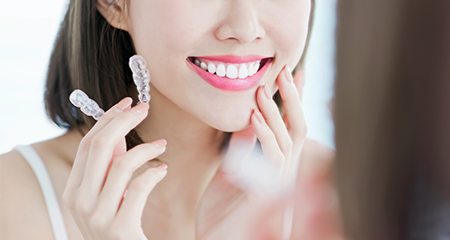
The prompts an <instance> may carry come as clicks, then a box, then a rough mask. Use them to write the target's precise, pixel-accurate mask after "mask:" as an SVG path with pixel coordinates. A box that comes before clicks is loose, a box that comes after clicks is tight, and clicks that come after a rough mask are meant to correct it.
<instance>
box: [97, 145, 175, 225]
mask: <svg viewBox="0 0 450 240" xmlns="http://www.w3.org/2000/svg"><path fill="white" fill-rule="evenodd" d="M166 144H167V141H166V140H165V139H161V140H158V141H155V142H152V143H144V144H140V145H138V146H136V147H134V148H132V149H130V150H129V151H128V152H127V153H126V154H124V155H122V156H120V157H118V158H116V159H114V161H113V163H112V166H111V170H110V172H109V174H108V177H107V180H106V183H105V186H104V187H103V189H102V192H101V193H100V195H99V198H98V206H97V208H96V212H95V213H94V214H97V215H101V216H103V217H104V218H105V219H112V218H113V217H114V216H115V215H116V213H117V210H118V209H119V206H120V203H121V201H122V196H123V195H124V192H125V190H126V188H127V185H128V183H129V182H130V179H131V178H132V175H133V173H134V172H135V171H136V170H137V169H138V168H139V167H141V166H142V165H143V164H145V163H147V162H148V161H150V160H152V159H154V158H156V157H158V156H159V155H161V154H162V153H164V151H165V149H166Z"/></svg>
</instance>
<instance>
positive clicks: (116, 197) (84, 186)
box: [63, 97, 167, 240]
mask: <svg viewBox="0 0 450 240" xmlns="http://www.w3.org/2000/svg"><path fill="white" fill-rule="evenodd" d="M131 103H132V99H131V98H129V97H127V98H124V99H122V101H120V102H119V103H118V104H116V105H115V106H113V107H112V108H111V109H109V110H108V111H107V112H106V113H105V114H104V115H103V116H102V117H101V118H100V119H99V121H98V122H97V123H96V124H95V125H94V126H93V127H92V129H91V130H90V131H89V132H88V133H87V134H86V136H85V137H84V138H83V139H82V140H81V142H80V145H79V148H78V151H77V154H76V158H75V161H74V165H73V168H72V171H71V173H70V176H69V179H68V182H67V185H66V188H65V190H64V194H63V202H64V204H65V205H66V206H67V207H68V208H69V209H70V210H71V213H72V215H73V217H74V218H75V220H76V223H77V225H78V227H79V229H80V231H81V233H82V234H83V237H84V239H86V240H97V239H98V240H100V239H101V240H106V239H124V240H125V239H126V240H128V239H139V240H144V239H147V237H146V236H145V235H144V233H143V230H142V226H141V216H142V212H143V209H144V206H145V203H146V201H147V197H148V195H149V194H150V192H151V191H152V189H153V188H154V187H155V185H156V184H158V183H159V182H160V181H161V180H162V179H163V178H164V176H165V175H166V173H167V165H166V164H160V165H159V166H157V167H150V168H148V169H146V170H145V171H143V172H142V173H139V174H137V176H136V177H133V174H134V173H135V172H136V170H137V169H138V168H139V167H141V166H142V165H144V164H145V163H147V162H149V161H150V160H152V159H154V158H156V157H158V156H159V155H161V154H162V153H163V152H164V151H165V145H166V140H164V139H161V140H158V141H155V142H152V143H144V144H140V145H138V146H136V147H134V148H133V149H130V150H129V151H126V141H125V136H126V134H127V133H128V132H129V131H130V130H131V129H133V128H135V127H136V126H137V125H138V124H139V123H140V122H141V121H142V120H144V119H145V117H146V116H147V114H148V107H149V105H148V104H147V103H140V104H138V105H136V106H135V107H133V108H131Z"/></svg>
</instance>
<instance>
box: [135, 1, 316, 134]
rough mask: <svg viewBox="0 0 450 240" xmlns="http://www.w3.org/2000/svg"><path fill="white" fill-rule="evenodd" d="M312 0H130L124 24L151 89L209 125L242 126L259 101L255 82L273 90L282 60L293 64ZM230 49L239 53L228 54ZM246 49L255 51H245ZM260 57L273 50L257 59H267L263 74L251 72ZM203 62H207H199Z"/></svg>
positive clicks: (233, 128) (229, 128) (299, 51)
mask: <svg viewBox="0 0 450 240" xmlns="http://www.w3.org/2000/svg"><path fill="white" fill-rule="evenodd" d="M310 4H311V3H310V0H131V1H128V2H127V10H128V21H127V30H128V32H129V33H130V35H131V37H132V39H133V42H134V44H135V47H136V51H137V53H138V54H140V55H142V56H144V58H145V59H146V60H147V64H148V68H149V71H150V76H151V84H152V86H151V87H152V91H155V89H156V90H158V91H159V92H160V93H161V94H162V95H163V96H165V97H166V98H167V99H168V100H169V101H171V102H173V103H174V104H175V105H177V106H178V107H180V108H181V109H183V110H185V111H186V112H188V113H189V114H192V115H193V116H194V117H196V118H198V119H199V120H201V121H203V122H204V123H206V124H208V125H210V126H211V127H213V128H216V129H218V130H221V131H226V132H234V131H237V130H241V129H243V128H244V127H246V126H248V124H249V119H250V114H251V111H252V109H253V108H255V107H257V105H256V98H255V96H256V94H255V93H256V90H257V87H258V86H259V85H263V84H264V83H267V84H268V86H269V89H271V90H272V92H275V90H276V89H275V88H276V86H275V79H276V76H277V75H278V74H279V72H280V71H281V69H282V68H283V66H284V65H286V64H288V65H289V66H291V68H293V67H294V66H295V65H296V64H297V63H298V61H299V60H300V57H301V55H302V51H303V48H304V45H305V42H306V36H307V32H308V21H309V14H310V7H311V5H310ZM230 55H231V56H237V57H244V58H234V59H233V58H227V57H226V56H230ZM217 56H218V57H219V59H208V57H217ZM248 56H258V57H257V58H256V59H255V58H253V59H251V58H247V59H245V57H248ZM192 57H196V59H198V60H199V61H200V66H199V67H195V64H194V63H191V62H195V60H193V59H192ZM259 58H272V59H271V60H272V61H267V63H266V64H267V66H266V64H264V65H262V64H261V65H262V66H261V68H262V67H263V66H266V70H265V72H264V74H262V72H256V73H255V71H257V69H258V68H257V66H255V61H257V60H258V59H259ZM201 62H204V64H203V65H204V66H206V67H208V68H209V69H205V70H203V69H202V68H201ZM264 62H266V61H265V60H263V61H262V63H264ZM221 65H223V66H221ZM231 65H233V66H234V67H233V66H231ZM245 68H247V71H246V70H245ZM210 70H211V71H212V72H213V73H210V72H209V71H210ZM252 71H253V72H252ZM258 73H260V74H258ZM249 74H254V76H253V77H252V76H248V75H249ZM221 75H222V76H223V75H225V76H223V77H221ZM259 75H262V76H261V77H258V76H259ZM202 76H203V77H202ZM206 79H209V80H210V81H215V83H209V82H208V81H207V80H206ZM232 81H235V82H232ZM237 81H239V82H237ZM238 83H239V84H238Z"/></svg>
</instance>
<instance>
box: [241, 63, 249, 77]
mask: <svg viewBox="0 0 450 240" xmlns="http://www.w3.org/2000/svg"><path fill="white" fill-rule="evenodd" d="M246 77H248V68H247V64H240V65H239V78H240V79H243V78H246Z"/></svg>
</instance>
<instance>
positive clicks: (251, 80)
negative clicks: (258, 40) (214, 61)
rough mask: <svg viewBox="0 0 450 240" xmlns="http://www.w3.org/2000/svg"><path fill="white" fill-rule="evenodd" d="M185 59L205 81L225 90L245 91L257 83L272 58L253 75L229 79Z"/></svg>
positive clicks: (270, 63)
mask: <svg viewBox="0 0 450 240" xmlns="http://www.w3.org/2000/svg"><path fill="white" fill-rule="evenodd" d="M186 61H187V62H188V63H189V64H188V65H189V66H191V68H192V69H193V70H194V71H195V72H196V73H197V74H198V75H199V76H200V77H201V78H202V79H203V80H205V81H206V82H208V83H209V84H211V85H212V86H214V87H216V88H218V89H221V90H226V91H245V90H248V89H250V88H253V87H254V86H256V85H258V83H259V81H261V78H262V77H263V75H264V73H265V72H266V70H267V69H268V68H269V67H270V66H271V65H272V59H270V60H269V61H267V62H266V64H264V66H263V67H262V68H261V69H260V70H259V71H258V72H257V73H256V74H255V75H253V76H251V77H247V78H243V79H240V78H235V79H230V78H227V77H220V76H218V75H215V74H212V73H209V72H207V71H205V70H203V69H202V68H200V67H199V66H197V65H195V64H194V63H192V62H191V61H189V60H188V59H186Z"/></svg>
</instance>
